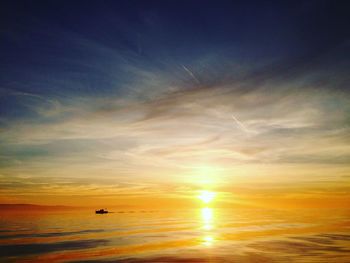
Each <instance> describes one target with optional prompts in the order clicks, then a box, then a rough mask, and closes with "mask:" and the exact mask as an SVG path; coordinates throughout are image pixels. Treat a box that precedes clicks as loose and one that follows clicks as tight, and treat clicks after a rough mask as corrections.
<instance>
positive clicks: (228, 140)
mask: <svg viewBox="0 0 350 263" xmlns="http://www.w3.org/2000/svg"><path fill="white" fill-rule="evenodd" d="M0 9H1V15H0V17H1V27H0V37H1V52H0V56H1V59H0V71H1V73H0V203H31V204H43V205H73V206H86V205H94V206H97V205H98V206H100V205H108V206H119V207H123V206H125V207H148V206H152V207H171V206H175V207H177V206H192V205H193V206H196V205H198V204H199V203H198V202H200V200H199V199H198V198H195V197H196V195H198V191H211V192H213V193H215V202H216V205H217V206H222V207H238V206H241V205H247V206H264V207H266V206H268V207H282V208H288V207H347V206H349V204H350V202H349V201H350V165H349V164H350V92H349V91H350V78H349V76H350V70H349V69H350V30H349V28H350V16H349V15H348V14H349V11H350V8H349V5H348V4H346V3H345V1H344V2H342V1H210V2H206V1H42V2H41V1H35V2H33V1H7V2H2V3H1V8H0Z"/></svg>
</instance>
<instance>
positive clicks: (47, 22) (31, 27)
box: [0, 1, 350, 125]
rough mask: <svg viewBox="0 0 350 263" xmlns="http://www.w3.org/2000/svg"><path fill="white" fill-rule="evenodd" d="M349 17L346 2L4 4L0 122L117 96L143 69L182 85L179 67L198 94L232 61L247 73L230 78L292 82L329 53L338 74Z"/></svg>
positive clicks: (226, 71) (225, 72)
mask: <svg viewBox="0 0 350 263" xmlns="http://www.w3.org/2000/svg"><path fill="white" fill-rule="evenodd" d="M349 11H350V10H349V6H348V4H347V3H346V1H210V2H204V1H3V2H2V3H1V31H0V34H1V61H0V63H1V80H0V85H1V86H0V104H1V105H0V112H1V116H2V118H1V120H0V121H1V124H2V125H4V124H6V123H7V122H9V121H11V120H15V119H22V118H23V117H28V116H31V117H33V116H34V117H35V112H31V107H30V106H28V105H31V104H35V103H39V102H38V98H39V97H40V98H45V99H50V100H52V99H54V100H57V101H64V100H67V99H69V98H71V97H79V96H87V97H93V96H96V97H99V96H116V97H118V96H119V97H123V96H125V94H126V93H127V92H125V89H126V88H125V87H128V86H132V85H139V86H142V85H143V84H144V82H143V81H142V79H143V78H145V76H144V74H143V73H144V72H145V71H146V72H154V73H155V74H156V75H157V74H159V75H160V76H162V75H165V76H167V79H171V78H173V79H172V80H171V81H170V84H172V85H175V86H179V85H185V86H186V83H187V84H188V82H186V81H184V78H185V77H184V75H186V76H187V73H186V72H185V71H184V70H183V67H182V66H183V65H185V66H186V67H187V68H190V69H191V70H192V72H194V74H195V75H196V76H197V78H198V79H199V81H200V82H201V85H203V86H205V85H207V86H211V85H214V84H217V83H220V81H221V80H222V79H227V76H230V77H231V78H234V75H235V74H236V73H235V72H231V71H230V70H231V66H232V63H238V64H242V65H244V67H245V68H248V69H249V70H246V71H243V73H240V74H241V75H240V76H239V77H246V78H249V77H250V76H253V77H254V78H259V74H260V75H263V76H265V77H266V76H267V77H269V74H267V75H266V74H265V73H266V72H265V69H266V71H267V72H269V73H270V74H275V75H276V74H285V72H286V71H288V74H289V75H293V74H299V73H298V72H299V71H302V70H303V68H306V70H310V65H309V66H305V65H308V63H309V62H310V61H312V63H314V64H312V66H311V67H313V66H314V65H315V64H317V61H316V62H315V61H314V58H317V57H319V56H322V55H323V54H327V53H329V52H331V53H332V54H335V55H336V56H335V58H333V59H332V58H331V59H329V60H328V62H327V59H326V62H327V63H330V64H334V63H335V62H336V63H340V66H339V67H340V69H339V70H340V71H342V72H343V71H344V67H343V66H342V65H344V64H342V63H344V62H342V61H345V64H346V63H347V62H346V61H348V59H349V40H350V16H349V15H348V14H349ZM207 56H209V57H211V59H209V60H206V61H209V62H207V64H206V63H204V62H203V61H202V59H203V58H207ZM316 60H317V59H316ZM271 63H272V65H274V66H272V68H271V66H269V65H270V64H271ZM264 65H267V66H266V68H264V67H263V66H264ZM346 65H347V64H346ZM255 69H257V70H256V71H255ZM291 69H292V71H291ZM333 70H334V68H333ZM213 72H214V73H213ZM271 72H272V73H271ZM288 74H287V75H288ZM187 77H188V76H187ZM341 89H347V87H345V86H341ZM147 92H149V89H148V90H147V91H145V93H147ZM18 94H28V96H18ZM36 96H37V97H36ZM145 96H146V97H147V95H145ZM40 103H44V100H43V101H41V102H40Z"/></svg>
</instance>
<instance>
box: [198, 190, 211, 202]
mask: <svg viewBox="0 0 350 263" xmlns="http://www.w3.org/2000/svg"><path fill="white" fill-rule="evenodd" d="M198 192H199V193H200V195H198V198H199V199H201V200H202V202H203V203H205V204H208V203H210V202H211V201H213V199H214V196H215V193H213V192H210V191H198Z"/></svg>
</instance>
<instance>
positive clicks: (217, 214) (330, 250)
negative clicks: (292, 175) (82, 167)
mask: <svg viewBox="0 0 350 263" xmlns="http://www.w3.org/2000/svg"><path fill="white" fill-rule="evenodd" d="M0 262H350V211H349V210H344V209H343V210H342V209H332V210H329V209H328V210H327V209H319V210H316V209H314V210H312V209H309V210H306V209H305V210H284V211H282V210H264V209H232V210H223V209H221V210H220V209H215V208H210V207H203V208H201V209H194V210H176V211H175V210H172V211H118V210H116V211H114V213H109V214H103V215H99V214H95V213H94V211H74V212H32V213H28V212H27V213H14V212H1V214H0Z"/></svg>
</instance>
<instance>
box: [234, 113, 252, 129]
mask: <svg viewBox="0 0 350 263" xmlns="http://www.w3.org/2000/svg"><path fill="white" fill-rule="evenodd" d="M232 119H233V120H234V121H235V122H236V123H237V125H238V126H239V127H240V128H241V129H242V130H243V131H245V132H249V130H248V129H247V128H246V127H245V126H244V125H243V123H242V122H240V121H239V120H238V119H237V118H236V117H235V116H233V114H232Z"/></svg>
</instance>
